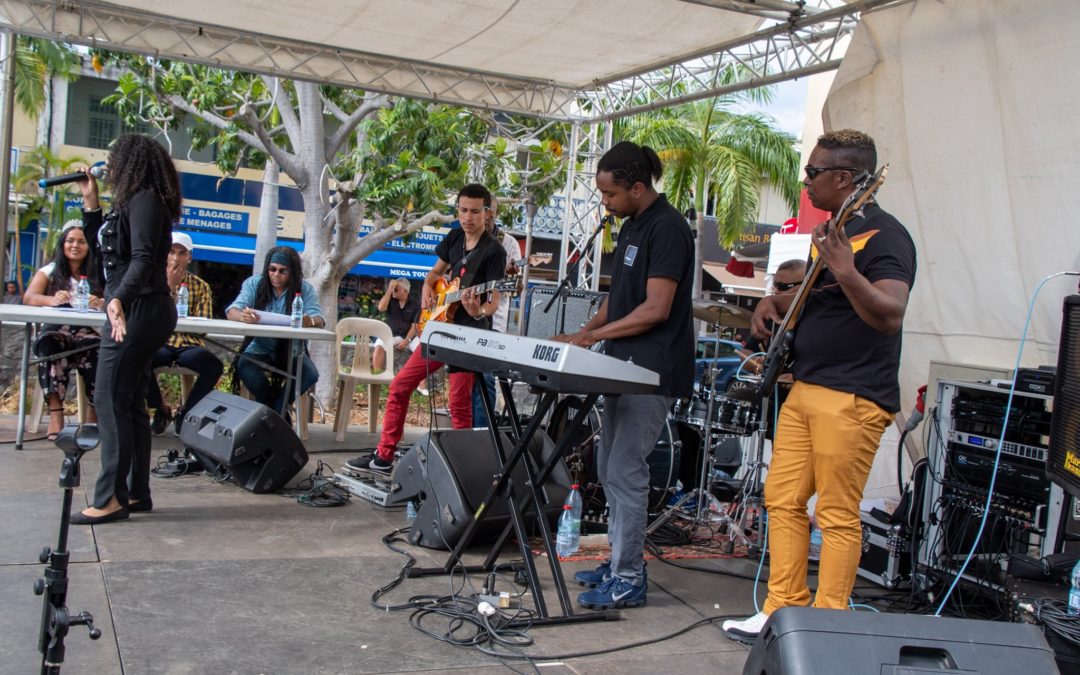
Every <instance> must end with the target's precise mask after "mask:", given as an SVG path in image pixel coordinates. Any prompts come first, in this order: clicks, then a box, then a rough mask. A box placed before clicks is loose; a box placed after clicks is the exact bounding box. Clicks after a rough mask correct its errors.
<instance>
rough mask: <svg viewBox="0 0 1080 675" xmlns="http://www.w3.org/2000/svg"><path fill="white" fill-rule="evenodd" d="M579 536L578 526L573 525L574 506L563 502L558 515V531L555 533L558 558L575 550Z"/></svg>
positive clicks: (571, 553) (564, 556)
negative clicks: (560, 512)
mask: <svg viewBox="0 0 1080 675" xmlns="http://www.w3.org/2000/svg"><path fill="white" fill-rule="evenodd" d="M579 524H580V523H579ZM579 537H580V533H579V531H578V528H577V527H575V526H574V507H573V506H571V505H570V504H563V512H562V515H560V516H559V531H558V534H556V535H555V552H556V553H558V554H559V557H560V558H566V557H567V556H570V555H573V554H574V553H576V552H577V550H578V538H579Z"/></svg>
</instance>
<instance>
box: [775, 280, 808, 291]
mask: <svg viewBox="0 0 1080 675" xmlns="http://www.w3.org/2000/svg"><path fill="white" fill-rule="evenodd" d="M801 283H802V282H801V281H792V282H791V283H784V282H783V281H774V282H773V285H772V287H773V288H775V289H776V290H778V291H780V292H781V293H783V292H784V291H790V290H791V289H793V288H795V287H796V286H798V285H799V284H801Z"/></svg>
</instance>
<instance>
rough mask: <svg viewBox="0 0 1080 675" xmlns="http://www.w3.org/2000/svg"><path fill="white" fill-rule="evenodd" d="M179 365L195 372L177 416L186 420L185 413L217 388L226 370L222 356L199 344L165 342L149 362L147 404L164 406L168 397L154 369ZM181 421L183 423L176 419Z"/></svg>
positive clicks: (158, 408) (154, 406) (153, 406)
mask: <svg viewBox="0 0 1080 675" xmlns="http://www.w3.org/2000/svg"><path fill="white" fill-rule="evenodd" d="M172 366H179V367H180V368H187V369H188V370H192V371H195V382H194V384H192V385H191V391H190V392H188V397H187V400H185V401H181V403H180V408H179V409H178V410H177V411H176V419H177V420H182V419H184V414H185V413H186V412H188V411H189V410H191V409H192V408H194V407H195V404H196V403H198V402H199V401H201V400H203V399H204V398H206V395H207V394H209V393H210V392H211V391H213V390H214V387H215V386H216V385H217V383H218V380H220V379H221V374H222V373H223V372H224V371H225V365H224V364H223V363H221V359H219V358H218V357H216V356H214V354H213V353H212V352H211V351H210V350H208V349H206V348H205V347H200V346H199V345H187V346H184V347H173V346H172V345H165V346H164V347H162V348H161V349H159V350H157V352H155V353H154V356H153V359H152V360H151V363H150V381H149V382H148V383H147V385H148V386H147V392H146V405H147V406H148V407H150V408H153V409H154V410H160V409H162V408H164V407H165V400H164V398H163V397H162V395H161V386H160V385H159V384H158V381H157V376H155V375H154V371H155V370H157V369H158V368H165V367H172ZM177 424H180V422H177Z"/></svg>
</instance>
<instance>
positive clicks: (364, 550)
mask: <svg viewBox="0 0 1080 675" xmlns="http://www.w3.org/2000/svg"><path fill="white" fill-rule="evenodd" d="M14 422H15V419H14V416H11V415H7V416H0V440H2V441H7V443H6V444H5V445H0V540H2V541H4V542H6V543H5V544H4V545H3V548H2V549H0V617H2V623H0V625H2V626H3V629H2V630H0V673H4V674H6V673H18V674H20V675H21V674H24V673H33V672H37V671H38V669H39V667H40V663H41V656H40V654H39V653H38V651H37V639H38V629H39V621H40V616H41V605H42V600H41V598H40V597H38V596H35V595H34V594H33V592H32V585H33V582H34V580H35V579H36V578H37V577H39V576H40V575H41V574H42V572H43V570H44V565H41V564H39V563H38V553H39V551H40V550H41V548H42V547H43V546H46V545H48V546H53V545H55V544H56V537H57V528H58V525H59V517H60V505H61V498H62V492H61V490H60V488H59V487H58V486H57V480H58V475H59V469H60V464H61V460H62V458H63V455H62V453H61V452H60V451H59V450H58V449H57V448H56V447H55V446H54V444H52V443H50V442H47V441H44V440H38V441H31V442H28V443H26V444H25V446H24V449H23V450H22V451H16V450H14V444H13V443H12V442H11V441H12V440H13V439H14V437H15V431H14ZM41 429H42V432H41V433H39V434H36V435H30V434H28V437H34V436H42V435H43V432H44V424H43V425H42V427H41ZM422 433H423V431H422V430H419V429H412V430H410V431H409V433H408V434H407V435H406V441H413V440H415V439H416V438H418V437H419V436H421V435H422ZM311 437H312V438H311V440H310V441H309V442H308V443H307V448H308V451H309V453H310V460H311V461H310V463H309V464H308V466H307V468H306V469H305V470H304V471H303V472H301V474H300V475H299V476H298V477H297V478H298V479H299V478H306V477H307V476H308V475H309V474H310V473H311V472H312V471H314V470H315V467H316V464H317V463H318V461H319V460H322V461H324V462H327V463H329V464H330V465H332V466H334V467H340V466H341V465H342V464H343V463H344V461H345V460H347V459H348V458H350V457H351V456H353V455H354V454H355V453H354V452H350V451H349V450H348V448H362V447H370V446H372V445H374V440H375V439H374V437H373V436H370V435H368V434H367V433H365V432H362V431H360V430H359V429H358V428H356V427H354V428H353V429H351V430H350V432H349V434H348V436H347V438H346V441H345V443H342V444H338V443H336V442H335V441H334V438H333V432H332V430H331V429H330V427H329V426H327V425H321V424H315V425H312V427H311ZM181 447H182V446H181V444H180V442H179V439H178V438H176V437H175V436H173V435H172V433H171V430H170V432H169V433H168V434H166V435H165V436H162V437H159V438H155V439H154V451H155V456H157V455H164V454H165V453H166V452H167V451H168V450H169V449H171V448H181ZM98 460H99V455H98V452H97V451H93V452H91V453H89V454H87V455H86V457H85V459H84V460H83V477H82V485H81V487H80V488H79V489H78V490H77V491H76V497H75V502H76V508H77V509H78V508H82V507H83V505H85V504H86V503H87V493H88V492H89V491H91V490H92V487H93V484H94V481H95V479H96V477H97V472H98V466H99V462H98ZM151 487H152V489H153V499H154V511H153V512H152V513H136V514H132V516H131V518H130V520H127V521H122V522H118V523H110V524H106V525H101V526H95V527H93V528H91V527H86V526H83V527H72V530H71V536H70V540H69V546H68V548H69V550H70V551H71V554H72V564H71V569H70V573H69V578H70V580H71V582H70V583H71V585H70V592H69V594H68V608H69V609H70V610H71V611H72V612H74V613H77V612H79V611H82V610H88V611H90V612H92V613H93V615H94V618H95V620H96V624H97V627H98V628H100V629H101V631H102V633H103V635H102V637H101V639H100V640H98V641H96V642H95V641H91V640H89V639H88V637H87V631H86V629H85V628H84V627H81V626H79V627H73V628H72V630H71V633H70V634H69V635H68V637H67V639H66V647H67V654H66V657H65V661H64V664H63V668H62V670H63V671H64V672H70V673H93V674H111V673H117V674H120V673H123V674H124V675H141V674H144V673H200V674H202V673H213V674H221V673H256V674H258V673H296V674H303V675H317V674H323V673H327V674H328V673H416V672H424V673H456V672H469V673H489V672H490V673H494V672H504V671H506V670H507V669H508V664H510V665H513V666H514V667H516V668H518V669H520V670H521V671H523V672H529V671H530V670H531V669H530V666H529V665H528V664H527V663H525V662H505V663H504V662H500V661H499V660H498V659H496V658H494V657H491V656H487V655H485V654H482V653H480V652H479V651H477V650H475V649H472V648H460V647H455V646H452V645H450V644H447V643H443V642H440V641H437V640H435V639H433V638H431V637H428V636H426V635H423V634H421V633H419V632H418V631H417V630H416V629H414V628H412V627H411V626H410V624H409V612H386V611H380V610H377V609H374V608H373V607H372V606H371V603H370V598H371V594H372V592H373V591H375V590H376V589H377V588H379V587H380V586H382V585H384V584H386V583H388V582H389V581H391V580H392V579H393V578H394V577H395V575H396V574H397V572H398V570H399V569H400V568H401V566H402V564H403V563H404V562H405V558H403V557H402V556H400V555H398V554H396V553H394V552H392V551H390V550H388V549H387V548H386V546H384V545H383V543H382V542H381V538H382V536H383V535H385V534H387V533H388V532H390V531H392V530H393V529H395V528H397V527H401V526H402V525H404V524H405V514H404V512H403V510H401V509H397V510H383V509H380V508H378V507H375V506H374V505H372V504H370V503H368V502H365V501H361V500H359V499H357V498H354V499H353V501H352V502H350V503H349V504H347V505H345V506H343V507H337V508H310V507H305V506H301V505H299V504H297V503H296V502H295V501H294V500H292V499H286V498H284V497H282V496H280V495H256V494H252V493H249V492H246V491H244V490H242V489H241V488H238V487H235V486H233V485H228V484H219V483H216V482H214V481H212V480H211V479H210V478H208V477H206V476H204V475H195V476H185V477H180V478H170V479H157V478H155V479H153V482H152V485H151ZM412 552H413V554H414V555H415V556H416V557H417V559H418V564H419V565H421V566H438V565H442V564H443V563H444V562H445V560H446V554H445V553H442V552H438V551H429V550H427V549H412ZM476 553H477V556H478V557H479V556H482V555H483V554H484V553H486V549H485V548H484V547H478V548H477V549H476ZM518 557H519V556H518V553H517V549H516V547H514V548H510V549H507V550H506V551H505V552H504V554H503V557H502V560H507V561H509V560H514V559H517V558H518ZM538 562H539V564H540V565H541V569H542V570H546V561H545V560H540V561H538ZM684 562H687V563H689V564H693V565H698V566H703V567H712V568H727V569H730V570H732V571H737V572H739V573H742V574H750V575H751V576H752V575H753V573H754V571H755V565H754V564H753V563H752V562H750V561H746V560H737V561H730V560H729V561H725V560H693V561H684ZM591 564H592V563H567V564H566V565H564V568H563V569H564V572H565V573H566V575H567V576H568V577H569V576H572V574H573V572H574V571H576V570H578V569H582V568H584V567H586V566H590V565H591ZM544 576H545V578H546V576H547V575H546V574H544ZM457 581H458V582H460V577H459V578H458V579H457ZM474 582H475V584H476V586H477V587H479V586H480V585H481V584H482V582H483V579H474ZM649 582H650V583H649V590H648V605H647V606H646V607H643V608H638V609H631V610H626V611H624V612H622V618H621V619H620V620H618V621H611V622H596V623H586V624H578V625H568V626H552V627H537V628H533V629H532V630H531V631H530V632H529V634H530V636H531V637H532V638H533V639H534V640H535V644H534V645H533V646H532V647H529V648H528V649H527V651H528V653H530V654H535V655H536V656H537V658H538V665H539V669H540V671H541V672H543V673H553V674H554V673H616V672H617V673H650V674H651V673H656V672H664V671H667V672H684V673H704V672H710V673H738V672H741V670H742V666H743V663H744V662H745V660H746V655H747V648H746V647H744V646H743V645H740V644H738V643H735V642H732V641H731V640H729V639H727V638H726V637H724V635H723V634H722V632H721V630H720V627H719V624H718V623H717V624H715V625H706V626H702V627H700V628H697V629H695V630H693V631H691V632H689V633H686V634H683V635H680V636H679V637H676V638H673V639H670V640H665V641H663V642H659V643H656V644H652V645H648V646H644V647H637V648H634V649H630V650H625V651H620V652H617V653H614V654H607V655H601V656H593V657H580V658H572V659H568V660H553V661H549V660H547V659H544V655H548V654H566V653H574V652H582V651H589V650H595V649H598V648H602V647H609V646H614V645H620V644H628V643H631V642H636V641H641V640H645V639H649V638H655V637H659V636H662V635H665V634H669V633H672V632H674V631H676V630H677V629H680V628H684V627H686V626H689V625H690V624H692V623H694V622H696V621H699V620H700V619H703V618H706V617H715V616H719V615H730V614H735V615H749V614H752V613H753V611H754V603H753V600H752V597H751V592H752V585H753V582H752V581H746V580H742V579H736V578H733V577H725V576H719V575H715V574H706V573H702V572H695V571H688V570H683V569H678V568H675V567H672V566H670V565H666V564H663V563H661V562H656V561H654V562H651V563H650V565H649ZM571 584H573V582H571ZM450 586H451V584H450V581H449V579H448V578H447V577H427V578H423V579H409V580H406V581H405V582H404V583H403V584H402V585H401V586H400V587H399V588H398V589H397V590H395V591H394V592H392V593H391V594H390V595H389V596H387V598H386V600H388V601H389V602H391V603H401V602H405V601H406V600H407V599H408V598H409V597H410V596H413V595H418V594H425V593H430V594H437V595H444V594H447V593H449V591H450ZM549 586H550V585H549ZM504 589H505V588H504ZM570 590H571V597H572V598H576V595H577V593H578V591H579V590H580V588H579V587H577V586H576V585H574V586H573V588H571V589H570ZM760 592H761V593H762V594H763V593H764V586H763V585H762V588H761V589H760ZM545 597H546V598H547V600H548V604H549V607H553V608H554V609H555V610H556V611H557V609H558V601H557V599H556V597H555V594H554V591H553V589H551V588H550V587H549V588H547V589H546V593H545ZM430 625H431V627H432V628H439V629H440V631H441V630H442V629H443V628H445V620H444V621H442V623H441V624H440V623H434V622H433V623H431V624H430ZM533 672H535V671H533Z"/></svg>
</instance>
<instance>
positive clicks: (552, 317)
mask: <svg viewBox="0 0 1080 675" xmlns="http://www.w3.org/2000/svg"><path fill="white" fill-rule="evenodd" d="M554 293H555V290H554V289H550V288H531V289H529V301H528V303H527V307H528V316H527V319H526V321H527V323H526V324H525V334H526V335H528V336H529V337H534V338H543V339H547V338H550V337H551V336H552V335H559V334H560V333H576V332H577V331H579V330H581V328H582V326H584V325H585V324H586V323H588V321H589V319H591V318H593V315H594V314H596V312H597V311H599V309H600V305H601V304H602V303H603V302H604V298H605V297H606V296H607V294H606V293H598V292H596V291H585V290H581V289H574V290H571V291H569V292H567V293H566V294H565V295H564V296H563V298H562V299H561V300H556V301H555V303H554V304H553V305H552V306H551V309H550V310H549V311H548V312H546V313H545V312H544V307H545V306H546V305H547V303H548V301H549V300H551V296H552V295H554Z"/></svg>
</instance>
